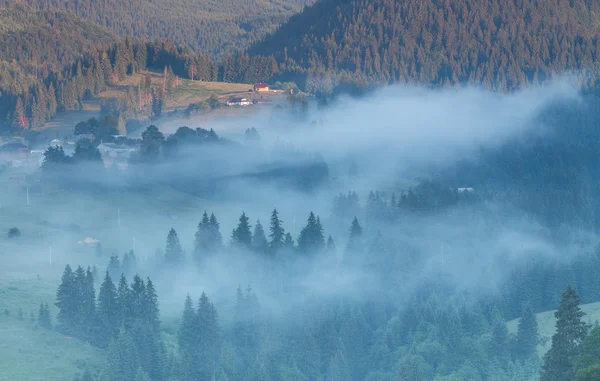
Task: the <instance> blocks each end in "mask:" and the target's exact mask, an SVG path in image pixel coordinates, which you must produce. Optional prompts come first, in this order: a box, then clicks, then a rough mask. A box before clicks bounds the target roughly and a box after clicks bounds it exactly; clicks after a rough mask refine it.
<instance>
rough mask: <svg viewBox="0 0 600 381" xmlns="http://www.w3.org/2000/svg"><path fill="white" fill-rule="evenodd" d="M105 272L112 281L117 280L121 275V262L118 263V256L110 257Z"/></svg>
mask: <svg viewBox="0 0 600 381" xmlns="http://www.w3.org/2000/svg"><path fill="white" fill-rule="evenodd" d="M107 271H108V273H109V275H110V277H111V278H112V279H117V278H118V277H119V276H120V275H121V273H122V272H123V271H122V270H121V261H119V256H118V255H111V256H110V261H109V262H108V268H107Z"/></svg>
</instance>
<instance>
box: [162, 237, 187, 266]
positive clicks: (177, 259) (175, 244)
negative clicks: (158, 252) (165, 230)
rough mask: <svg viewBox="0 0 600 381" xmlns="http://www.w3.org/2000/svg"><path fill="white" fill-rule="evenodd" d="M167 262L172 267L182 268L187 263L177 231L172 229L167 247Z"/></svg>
mask: <svg viewBox="0 0 600 381" xmlns="http://www.w3.org/2000/svg"><path fill="white" fill-rule="evenodd" d="M165 262H166V263H167V264H169V265H171V266H181V265H183V263H184V262H185V253H184V252H183V248H182V247H181V243H180V242H179V237H178V236H177V232H176V231H175V229H173V228H171V230H169V234H168V235H167V244H166V247H165Z"/></svg>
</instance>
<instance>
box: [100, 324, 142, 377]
mask: <svg viewBox="0 0 600 381" xmlns="http://www.w3.org/2000/svg"><path fill="white" fill-rule="evenodd" d="M106 358H107V363H108V368H107V374H106V378H107V380H110V381H120V380H134V379H135V375H136V373H137V370H138V369H139V367H140V358H139V353H138V350H137V348H136V345H135V340H134V339H133V337H132V335H131V333H130V332H129V331H127V330H121V332H120V333H119V337H118V338H117V339H116V340H113V341H111V343H110V345H109V346H108V349H107V351H106Z"/></svg>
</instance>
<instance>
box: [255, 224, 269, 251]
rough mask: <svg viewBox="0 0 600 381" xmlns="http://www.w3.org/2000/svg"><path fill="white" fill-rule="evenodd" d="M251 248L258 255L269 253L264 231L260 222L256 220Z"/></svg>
mask: <svg viewBox="0 0 600 381" xmlns="http://www.w3.org/2000/svg"><path fill="white" fill-rule="evenodd" d="M252 248H253V249H254V251H255V252H257V253H259V254H266V253H267V252H268V251H269V243H268V242H267V237H266V236H265V231H264V229H263V227H262V224H261V223H260V220H256V225H254V233H253V234H252Z"/></svg>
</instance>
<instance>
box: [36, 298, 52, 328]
mask: <svg viewBox="0 0 600 381" xmlns="http://www.w3.org/2000/svg"><path fill="white" fill-rule="evenodd" d="M38 325H39V326H40V327H42V328H45V329H52V319H51V318H50V308H49V307H48V303H46V304H44V303H42V304H40V309H39V312H38Z"/></svg>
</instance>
